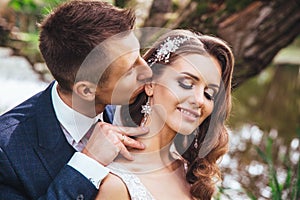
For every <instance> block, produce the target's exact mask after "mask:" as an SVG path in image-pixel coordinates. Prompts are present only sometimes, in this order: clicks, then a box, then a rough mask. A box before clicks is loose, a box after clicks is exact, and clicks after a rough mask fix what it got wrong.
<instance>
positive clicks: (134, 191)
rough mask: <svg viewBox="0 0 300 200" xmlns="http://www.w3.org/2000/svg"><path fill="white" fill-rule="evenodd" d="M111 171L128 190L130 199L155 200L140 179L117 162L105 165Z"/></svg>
mask: <svg viewBox="0 0 300 200" xmlns="http://www.w3.org/2000/svg"><path fill="white" fill-rule="evenodd" d="M107 167H108V168H109V169H110V171H111V173H113V174H115V175H117V176H118V177H120V178H121V179H122V180H123V181H124V183H125V184H126V187H127V189H128V191H129V195H130V198H131V200H155V199H154V197H153V196H152V195H151V193H150V192H149V191H148V190H147V188H146V187H145V186H144V185H143V183H142V182H141V180H140V179H139V178H138V177H137V176H136V175H135V174H133V173H131V172H130V171H128V170H126V169H125V168H124V167H122V166H121V165H120V164H118V163H114V162H113V163H111V164H109V165H108V166H107Z"/></svg>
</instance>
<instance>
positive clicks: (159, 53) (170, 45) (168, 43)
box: [148, 36, 189, 67]
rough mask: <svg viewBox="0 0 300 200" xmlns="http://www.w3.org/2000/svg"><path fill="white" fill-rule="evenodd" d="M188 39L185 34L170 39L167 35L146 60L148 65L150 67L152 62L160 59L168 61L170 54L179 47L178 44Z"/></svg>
mask: <svg viewBox="0 0 300 200" xmlns="http://www.w3.org/2000/svg"><path fill="white" fill-rule="evenodd" d="M188 40H189V38H188V37H187V36H177V37H175V38H172V39H170V37H168V38H167V39H166V40H165V41H164V42H163V43H162V44H161V45H160V47H159V48H158V49H157V50H156V51H155V53H154V54H153V57H152V58H150V59H149V60H148V63H149V66H150V67H152V65H153V64H154V63H156V62H160V61H164V62H165V63H169V58H170V54H171V53H174V52H175V51H176V50H177V49H178V48H179V47H180V45H182V44H183V43H184V42H185V41H188Z"/></svg>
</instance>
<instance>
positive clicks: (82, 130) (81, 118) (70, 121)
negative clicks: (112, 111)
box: [51, 82, 102, 143]
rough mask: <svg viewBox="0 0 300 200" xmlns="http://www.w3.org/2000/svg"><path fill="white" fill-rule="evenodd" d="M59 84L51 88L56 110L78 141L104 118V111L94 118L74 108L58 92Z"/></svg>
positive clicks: (60, 119) (61, 121) (63, 124)
mask: <svg viewBox="0 0 300 200" xmlns="http://www.w3.org/2000/svg"><path fill="white" fill-rule="evenodd" d="M57 85H58V84H57V82H55V83H54V85H53V87H52V90H51V97H52V102H53V107H54V112H55V114H56V117H57V119H58V121H59V122H60V124H61V125H62V126H63V127H64V128H65V129H66V130H67V131H68V133H69V134H70V135H71V136H72V138H73V139H74V140H75V142H77V143H78V142H79V141H80V140H81V139H82V138H83V137H84V135H85V134H86V133H87V131H88V130H89V129H90V127H91V126H92V125H93V124H94V123H96V122H97V121H99V119H100V120H102V113H100V114H99V115H97V116H96V117H94V118H90V117H87V116H85V115H83V114H81V113H79V112H77V111H75V110H73V109H72V108H71V107H69V106H68V105H67V104H65V103H64V102H63V100H62V99H61V98H60V96H59V94H58V92H57Z"/></svg>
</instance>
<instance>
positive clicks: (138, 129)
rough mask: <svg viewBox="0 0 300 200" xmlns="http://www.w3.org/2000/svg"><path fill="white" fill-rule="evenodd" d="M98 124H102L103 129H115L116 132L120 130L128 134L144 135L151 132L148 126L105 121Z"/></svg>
mask: <svg viewBox="0 0 300 200" xmlns="http://www.w3.org/2000/svg"><path fill="white" fill-rule="evenodd" d="M98 125H99V126H101V127H102V128H103V129H108V130H111V131H115V132H118V133H120V134H124V135H127V136H139V135H144V134H146V133H148V132H149V128H147V127H126V126H115V125H112V124H108V123H105V122H98Z"/></svg>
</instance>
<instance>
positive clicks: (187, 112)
mask: <svg viewBox="0 0 300 200" xmlns="http://www.w3.org/2000/svg"><path fill="white" fill-rule="evenodd" d="M177 110H178V111H179V112H181V113H182V114H183V116H184V117H185V118H186V119H187V120H189V121H195V120H197V119H198V118H199V117H200V116H201V114H200V113H198V112H197V111H194V110H191V109H187V108H182V107H177Z"/></svg>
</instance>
